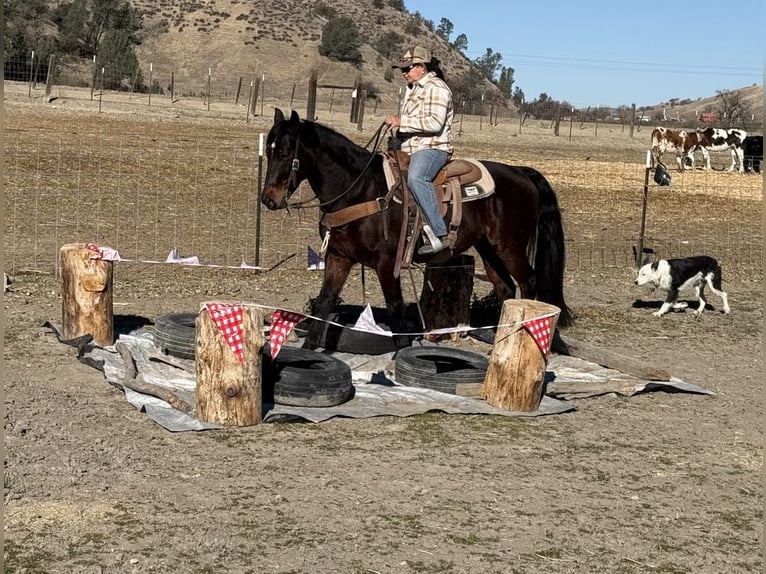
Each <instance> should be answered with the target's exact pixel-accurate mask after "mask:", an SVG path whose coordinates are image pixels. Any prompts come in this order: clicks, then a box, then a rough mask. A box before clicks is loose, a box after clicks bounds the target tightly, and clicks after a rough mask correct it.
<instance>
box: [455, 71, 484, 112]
mask: <svg viewBox="0 0 766 574" xmlns="http://www.w3.org/2000/svg"><path fill="white" fill-rule="evenodd" d="M450 88H452V95H453V99H454V101H455V108H456V109H459V110H462V111H465V112H466V113H468V114H475V113H478V112H479V110H480V108H481V96H482V94H483V93H484V91H485V88H484V77H483V76H482V74H481V72H479V71H478V70H477V69H476V68H471V69H469V70H468V72H467V73H465V74H463V75H462V76H460V77H459V78H457V79H456V80H453V81H451V82H450ZM464 104H465V106H464Z"/></svg>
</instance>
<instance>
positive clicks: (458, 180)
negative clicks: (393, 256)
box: [383, 151, 495, 277]
mask: <svg viewBox="0 0 766 574" xmlns="http://www.w3.org/2000/svg"><path fill="white" fill-rule="evenodd" d="M383 155H384V156H385V158H386V159H385V160H384V161H383V171H384V173H385V176H386V182H387V184H388V189H389V190H392V191H393V200H394V201H395V202H397V203H402V204H404V205H405V206H406V207H405V211H406V213H405V217H404V218H403V223H402V230H401V232H400V237H399V245H398V247H397V262H396V267H395V271H394V275H395V276H397V277H398V275H399V270H400V269H401V267H407V266H408V265H409V264H410V262H411V261H412V255H413V252H414V250H415V244H416V243H417V238H418V236H419V234H420V231H421V230H422V228H423V217H422V214H421V213H420V209H419V208H418V207H417V205H416V204H415V202H412V203H411V204H410V201H409V196H410V190H409V187H408V186H407V171H408V168H409V165H410V156H409V155H408V154H407V153H405V152H402V151H388V152H386V153H384V154H383ZM434 189H435V190H436V200H437V203H438V204H439V212H440V213H441V215H442V217H445V216H446V215H447V213H448V211H451V216H450V222H449V225H448V227H447V244H448V245H449V248H450V252H451V251H454V248H455V244H456V242H457V233H458V229H459V228H460V223H461V221H462V218H463V209H462V206H463V203H464V202H467V201H474V200H476V199H481V198H484V197H487V196H489V195H492V194H493V193H494V191H495V182H494V180H493V179H492V176H491V175H490V174H489V172H488V171H487V169H486V168H485V167H484V165H483V164H482V163H480V162H479V161H477V160H474V159H454V160H451V161H448V162H447V164H446V165H445V166H444V167H443V168H442V169H441V170H440V171H439V173H438V174H437V175H436V177H435V178H434ZM412 214H414V221H409V220H410V217H409V215H412ZM410 224H411V229H410ZM408 231H409V233H408Z"/></svg>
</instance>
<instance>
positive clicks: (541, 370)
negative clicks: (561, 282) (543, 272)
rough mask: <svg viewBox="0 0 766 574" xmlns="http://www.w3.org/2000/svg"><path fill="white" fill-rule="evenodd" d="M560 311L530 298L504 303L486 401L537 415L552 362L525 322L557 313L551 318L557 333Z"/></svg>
mask: <svg viewBox="0 0 766 574" xmlns="http://www.w3.org/2000/svg"><path fill="white" fill-rule="evenodd" d="M560 312H561V309H559V308H558V307H556V306H554V305H549V304H547V303H542V302H540V301H532V300H529V299H507V300H506V301H505V302H503V310H502V313H501V315H500V326H499V327H498V329H497V334H496V335H495V343H494V346H493V347H492V353H491V354H490V357H489V366H488V368H487V375H486V376H485V378H484V384H483V386H482V389H481V396H482V398H483V399H484V400H486V401H487V402H488V403H489V404H491V405H493V406H496V407H500V408H503V409H508V410H512V411H523V412H534V411H536V410H537V409H538V408H539V407H540V401H541V400H542V398H543V383H544V379H545V367H546V364H547V362H548V359H547V357H546V356H545V355H544V354H543V353H542V351H541V350H540V348H539V346H538V344H537V342H536V341H535V340H534V338H533V337H532V335H530V334H529V332H528V331H527V329H526V328H525V327H524V326H523V322H524V321H527V320H529V319H533V318H535V317H540V316H543V315H547V314H549V313H556V314H555V315H554V316H553V317H552V318H551V325H550V328H551V333H553V332H555V330H556V323H557V322H558V317H559V313H560ZM551 339H552V336H551Z"/></svg>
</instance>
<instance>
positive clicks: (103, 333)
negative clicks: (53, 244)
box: [59, 243, 114, 347]
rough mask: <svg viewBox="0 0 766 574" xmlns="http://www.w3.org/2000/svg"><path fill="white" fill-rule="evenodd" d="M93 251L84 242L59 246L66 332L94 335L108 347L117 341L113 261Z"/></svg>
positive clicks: (73, 335) (72, 335)
mask: <svg viewBox="0 0 766 574" xmlns="http://www.w3.org/2000/svg"><path fill="white" fill-rule="evenodd" d="M93 255H96V253H95V252H94V251H92V250H90V249H86V248H85V244H84V243H67V244H66V245H63V246H62V247H61V249H60V250H59V269H60V273H61V323H62V335H63V337H64V338H65V339H75V338H77V337H81V336H83V335H91V336H92V337H93V340H94V341H95V342H96V343H97V344H98V345H100V346H102V347H106V346H109V345H111V344H113V343H114V306H113V298H112V277H113V270H112V262H111V261H104V260H103V259H91V256H93Z"/></svg>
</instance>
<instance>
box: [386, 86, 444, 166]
mask: <svg viewBox="0 0 766 574" xmlns="http://www.w3.org/2000/svg"><path fill="white" fill-rule="evenodd" d="M400 115H401V124H400V126H399V131H400V132H401V134H402V135H405V136H406V135H408V134H410V133H414V134H416V135H413V136H412V137H410V138H409V139H408V140H407V141H405V142H403V143H402V151H404V152H407V153H410V154H411V153H413V152H415V151H418V150H421V149H440V150H444V151H446V152H448V153H450V154H451V153H452V149H453V148H452V130H451V127H452V118H453V116H454V109H453V105H452V90H450V89H449V86H448V85H447V84H446V83H444V81H443V80H441V79H439V78H438V77H436V74H435V73H434V72H429V73H428V74H426V75H425V76H423V77H422V78H421V79H420V80H419V81H417V82H413V83H412V86H410V87H409V88H407V92H406V93H405V95H404V101H403V102H402V108H401V114H400Z"/></svg>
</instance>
